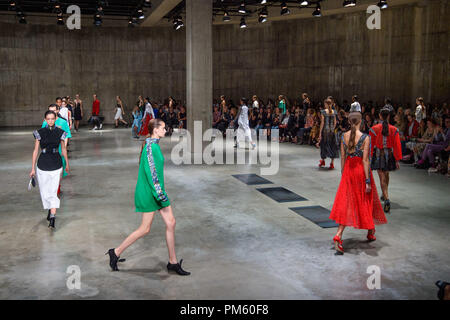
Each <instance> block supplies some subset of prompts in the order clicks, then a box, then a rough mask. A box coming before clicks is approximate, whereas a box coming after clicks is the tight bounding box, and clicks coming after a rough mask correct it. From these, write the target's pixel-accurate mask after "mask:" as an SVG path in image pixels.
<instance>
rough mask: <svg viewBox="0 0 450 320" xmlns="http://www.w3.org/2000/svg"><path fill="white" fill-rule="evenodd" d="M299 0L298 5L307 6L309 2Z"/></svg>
mask: <svg viewBox="0 0 450 320" xmlns="http://www.w3.org/2000/svg"><path fill="white" fill-rule="evenodd" d="M300 1H301V2H300V5H301V6H303V7H305V6H307V5H308V4H309V2H308V1H306V0H300Z"/></svg>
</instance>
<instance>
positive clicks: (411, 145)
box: [213, 96, 450, 173]
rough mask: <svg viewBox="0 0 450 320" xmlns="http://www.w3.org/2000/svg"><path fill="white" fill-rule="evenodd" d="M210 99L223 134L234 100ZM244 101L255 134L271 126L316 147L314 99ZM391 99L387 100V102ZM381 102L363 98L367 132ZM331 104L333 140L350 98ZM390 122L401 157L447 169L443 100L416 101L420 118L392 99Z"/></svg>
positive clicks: (449, 117)
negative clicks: (432, 102)
mask: <svg viewBox="0 0 450 320" xmlns="http://www.w3.org/2000/svg"><path fill="white" fill-rule="evenodd" d="M224 100H225V99H223V100H222V102H221V103H218V102H217V101H214V104H213V128H216V129H219V130H220V131H222V133H223V134H224V135H225V134H226V129H229V128H231V129H235V128H236V123H235V122H236V121H237V119H236V116H237V113H238V110H239V109H238V107H237V106H235V105H234V104H233V102H232V101H231V100H230V101H227V102H226V103H224ZM250 101H252V103H250V104H249V106H248V107H249V125H250V128H252V129H255V130H256V133H257V135H258V137H257V138H258V139H260V138H261V137H259V135H260V129H262V135H263V136H264V137H266V138H267V139H271V130H272V129H279V141H280V142H291V143H295V144H308V145H312V146H315V147H318V144H317V142H318V141H317V139H318V137H319V130H320V112H321V110H322V109H323V104H322V103H320V102H319V103H314V102H312V101H310V100H309V98H308V97H307V96H306V98H305V96H304V97H302V99H299V100H297V101H294V102H293V103H291V101H289V100H287V99H286V98H285V97H283V96H280V97H279V99H278V100H277V101H276V102H274V100H271V99H269V100H268V101H267V103H266V104H265V103H264V102H263V101H261V100H260V99H257V100H256V101H257V103H255V97H253V99H251V100H250ZM280 103H285V104H286V111H285V112H284V113H283V108H281V107H279V106H280ZM389 103H390V102H389ZM383 106H384V105H376V104H374V103H372V102H370V101H369V102H368V103H362V104H361V112H362V114H363V122H362V124H361V131H363V132H365V133H369V129H370V128H371V127H372V126H373V125H375V124H378V123H381V120H380V117H379V111H380V110H381V108H382V107H383ZM333 109H334V110H335V112H336V127H335V133H336V141H340V136H341V134H342V133H343V132H345V131H347V130H349V129H350V125H349V122H348V114H349V111H350V104H349V103H347V102H346V101H344V102H343V104H342V106H340V105H339V104H337V103H335V104H334V106H333ZM393 109H394V111H393V112H392V114H391V119H390V124H392V125H394V126H396V127H397V128H398V129H399V133H400V139H401V142H402V151H403V155H404V158H403V161H404V162H406V163H411V164H412V163H414V165H415V167H416V168H424V169H426V168H429V170H430V172H437V171H439V172H442V173H448V172H449V170H448V169H449V166H450V161H449V159H448V158H449V157H448V155H449V140H450V132H449V129H448V128H449V126H450V109H449V108H448V107H447V105H446V104H445V103H444V104H443V105H441V106H437V105H427V106H425V105H424V106H423V107H421V111H422V112H423V114H422V115H421V116H420V118H421V119H420V121H417V120H416V111H417V107H415V108H411V107H410V106H409V105H408V104H407V105H405V106H404V107H403V106H400V105H393Z"/></svg>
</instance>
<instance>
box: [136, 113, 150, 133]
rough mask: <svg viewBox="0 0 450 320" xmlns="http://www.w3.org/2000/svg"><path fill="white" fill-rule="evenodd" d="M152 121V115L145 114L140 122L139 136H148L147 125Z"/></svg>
mask: <svg viewBox="0 0 450 320" xmlns="http://www.w3.org/2000/svg"><path fill="white" fill-rule="evenodd" d="M151 119H152V115H151V114H150V113H147V115H146V116H145V118H144V120H142V126H141V130H140V131H139V135H140V136H146V135H148V123H149V122H150V120H151Z"/></svg>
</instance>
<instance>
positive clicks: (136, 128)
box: [131, 104, 142, 139]
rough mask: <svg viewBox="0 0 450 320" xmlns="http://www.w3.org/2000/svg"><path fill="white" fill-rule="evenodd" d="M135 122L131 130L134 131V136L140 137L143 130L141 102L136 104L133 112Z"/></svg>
mask: <svg viewBox="0 0 450 320" xmlns="http://www.w3.org/2000/svg"><path fill="white" fill-rule="evenodd" d="M132 115H133V124H132V125H131V132H133V138H136V139H139V134H138V133H139V130H141V123H142V114H141V112H140V111H139V104H136V105H135V106H134V109H133V112H132Z"/></svg>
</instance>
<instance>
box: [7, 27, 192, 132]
mask: <svg viewBox="0 0 450 320" xmlns="http://www.w3.org/2000/svg"><path fill="white" fill-rule="evenodd" d="M185 65H186V53H185V37H184V34H183V33H179V32H175V31H174V30H173V29H171V28H136V29H132V28H128V27H124V28H119V27H114V28H94V27H86V28H82V29H81V30H76V31H69V30H68V29H66V28H65V27H58V26H50V25H32V24H27V25H20V24H17V23H16V24H3V25H0V126H19V125H20V126H24V125H35V124H37V123H40V122H41V121H42V118H43V113H44V111H45V110H46V107H47V106H48V104H50V103H53V102H54V100H55V98H56V97H57V96H60V95H70V96H75V94H76V93H79V94H80V96H81V99H82V100H83V101H84V103H85V104H86V108H87V109H88V110H87V112H86V113H87V114H90V112H91V108H92V94H93V93H97V95H98V96H99V99H100V101H101V110H102V113H103V115H105V117H106V121H107V122H112V119H113V118H114V110H115V109H114V108H115V96H116V95H120V96H121V98H122V99H123V101H124V103H125V104H126V106H127V107H126V109H127V110H131V109H132V107H133V104H134V103H135V102H136V101H137V97H138V95H140V94H145V95H149V96H151V97H152V98H154V99H156V100H159V99H164V98H167V97H168V96H169V95H173V96H174V97H176V98H179V99H184V95H185V77H186V75H185Z"/></svg>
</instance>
